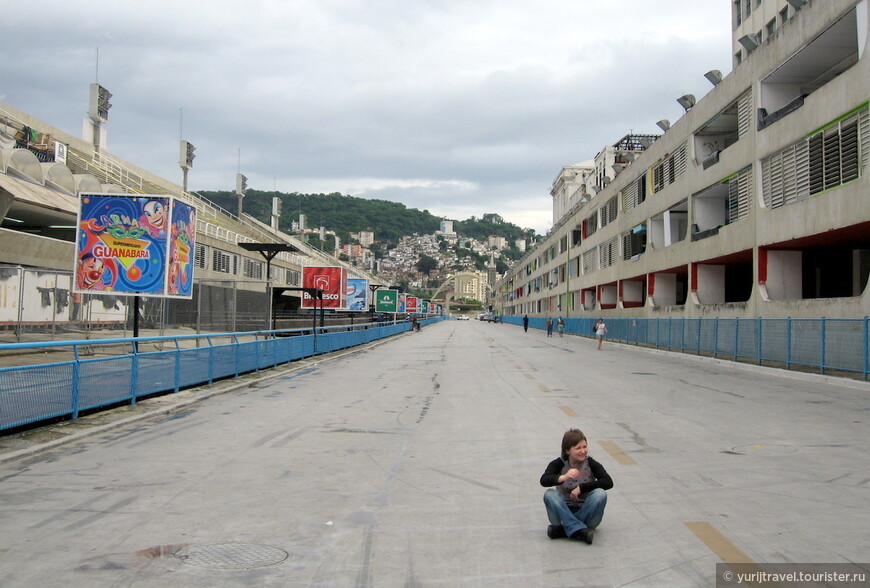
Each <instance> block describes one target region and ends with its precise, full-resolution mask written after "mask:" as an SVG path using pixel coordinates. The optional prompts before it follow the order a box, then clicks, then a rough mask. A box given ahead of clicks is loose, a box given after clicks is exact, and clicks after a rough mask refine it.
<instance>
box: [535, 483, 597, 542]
mask: <svg viewBox="0 0 870 588" xmlns="http://www.w3.org/2000/svg"><path fill="white" fill-rule="evenodd" d="M544 506H546V507H547V518H549V519H550V524H551V525H562V527H564V528H565V533H566V534H567V535H568V536H569V537H570V536H571V535H573V534H574V533H576V532H577V531H579V530H580V529H586V528H589V529H594V528H595V527H597V526H598V525H600V524H601V519H602V518H604V507H605V506H607V492H605V491H604V490H602V489H601V488H596V489H595V490H593V491H592V492H590V493H589V495H588V496H587V497H586V501H585V502H584V503H583V506H581V507H580V508H579V510H576V511H575V510H571V508H569V507H568V503H566V502H565V499H564V498H563V497H562V495H561V494H559V491H558V490H556V489H555V488H550V489H548V490H547V491H546V492H544Z"/></svg>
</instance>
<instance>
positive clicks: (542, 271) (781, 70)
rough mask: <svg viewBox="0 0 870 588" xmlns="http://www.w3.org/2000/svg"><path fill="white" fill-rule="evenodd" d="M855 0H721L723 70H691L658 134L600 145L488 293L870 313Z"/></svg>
mask: <svg viewBox="0 0 870 588" xmlns="http://www.w3.org/2000/svg"><path fill="white" fill-rule="evenodd" d="M720 1H722V0H720ZM867 4H868V3H867V0H861V1H856V0H828V1H826V2H821V1H819V0H811V1H807V2H803V1H799V0H789V1H788V2H786V1H785V0H740V1H735V2H733V12H732V15H733V18H732V23H731V25H732V30H733V47H732V49H733V55H734V56H735V58H734V62H735V66H734V70H733V71H732V72H731V73H730V74H728V75H727V76H725V77H724V78H722V77H721V74H719V72H708V73H707V74H705V75H706V77H707V78H708V80H710V81H711V83H712V84H713V87H712V89H711V91H710V92H709V93H708V94H707V95H705V96H703V97H702V98H701V99H699V100H697V101H696V100H695V98H694V96H683V97H681V98H680V100H679V102H680V103H681V104H682V105H683V106H684V108H685V109H686V112H685V114H684V115H683V116H682V117H681V118H680V119H679V120H678V121H676V122H675V123H674V124H673V125H671V124H670V123H668V122H667V121H660V123H661V124H660V125H659V126H660V127H661V128H662V129H663V131H664V133H663V134H662V135H660V136H656V135H647V136H643V140H642V141H638V144H637V147H638V149H634V150H632V149H620V148H618V147H617V145H619V143H617V144H616V145H614V146H613V149H610V148H606V149H604V150H602V152H601V153H605V154H609V153H613V154H614V159H613V164H616V165H613V164H611V165H610V170H609V171H610V172H612V175H610V174H609V173H607V170H606V169H604V170H603V173H602V172H600V171H599V170H598V166H597V165H596V168H595V171H594V172H593V175H592V176H590V178H588V179H587V181H586V184H587V186H590V187H591V188H592V189H587V190H586V192H585V193H586V194H587V195H588V197H586V198H580V199H579V202H577V203H575V204H573V205H572V206H571V207H570V208H569V210H568V211H567V212H566V213H565V214H563V215H561V216H560V217H559V219H558V221H557V222H556V223H555V224H554V226H553V228H552V229H551V231H550V232H549V233H548V235H547V237H546V239H545V240H544V241H543V242H542V243H541V244H539V245H538V246H537V247H536V248H535V249H534V250H532V251H530V252H529V253H527V254H526V256H525V257H524V258H523V259H521V260H520V261H519V262H518V263H516V264H515V265H514V266H513V267H512V268H511V269H510V270H509V271H508V272H507V274H506V275H505V276H503V277H502V278H501V280H500V281H499V282H498V284H497V286H496V291H495V293H494V297H493V300H492V303H493V304H494V305H495V306H496V307H497V308H499V309H500V311H501V312H502V313H503V314H505V315H523V314H529V315H535V314H537V315H546V314H552V313H555V312H561V313H562V314H565V315H567V316H575V317H582V316H592V315H605V316H622V317H708V316H709V317H714V316H717V317H726V318H727V317H818V316H826V317H833V318H837V317H843V318H853V317H863V316H867V315H868V314H870V295H868V292H867V288H866V285H867V281H868V275H870V182H868V175H870V169H868V164H870V115H868V99H870V84H868V80H870V58H868V56H867V52H866V46H867V35H868V19H870V17H868V8H867ZM699 75H702V72H699ZM629 137H630V136H629ZM628 152H630V156H629V157H626V158H625V162H623V161H622V160H618V156H619V154H620V153H628ZM601 153H599V156H600V155H601ZM606 164H607V162H605V167H606ZM590 179H591V181H589V180H590ZM557 181H558V180H557ZM555 188H556V185H555V183H554V192H556V189H555ZM554 199H556V194H554ZM560 206H562V207H563V208H564V205H560ZM555 210H556V204H555V200H554V211H555Z"/></svg>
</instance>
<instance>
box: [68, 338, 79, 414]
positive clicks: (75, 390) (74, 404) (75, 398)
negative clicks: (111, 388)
mask: <svg viewBox="0 0 870 588" xmlns="http://www.w3.org/2000/svg"><path fill="white" fill-rule="evenodd" d="M80 369H81V366H80V362H79V346H78V345H73V377H72V386H71V388H72V396H71V397H70V409H72V418H73V419H77V418H79V379H80V374H81V371H80Z"/></svg>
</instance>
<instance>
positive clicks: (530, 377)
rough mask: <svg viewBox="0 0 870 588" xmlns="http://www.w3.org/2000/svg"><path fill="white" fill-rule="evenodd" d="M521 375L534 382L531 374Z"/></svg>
mask: <svg viewBox="0 0 870 588" xmlns="http://www.w3.org/2000/svg"><path fill="white" fill-rule="evenodd" d="M523 375H524V376H525V377H527V378H528V379H530V380H534V379H535V376H533V375H532V374H523Z"/></svg>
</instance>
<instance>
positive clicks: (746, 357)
mask: <svg viewBox="0 0 870 588" xmlns="http://www.w3.org/2000/svg"><path fill="white" fill-rule="evenodd" d="M555 319H556V317H554V319H553V320H554V322H555ZM597 320H598V319H597V317H596V318H567V319H564V321H565V332H566V333H571V334H574V335H585V336H588V337H594V336H595V334H594V332H593V326H594V325H595V323H596V322H597ZM501 321H502V322H504V323H510V324H515V325H521V324H522V321H523V319H522V317H520V316H505V317H501ZM546 321H547V319H546V318H541V317H529V328H534V329H546ZM605 322H606V323H607V339H608V340H612V341H619V342H622V343H631V344H634V345H645V346H652V347H655V348H657V349H669V350H673V351H681V352H684V353H697V354H699V355H700V354H705V355H710V356H712V357H721V358H725V359H733V360H735V361H751V362H754V363H758V364H759V365H762V364H768V365H779V366H782V367H785V368H786V369H795V368H797V367H802V368H810V369H814V370H818V371H819V373H822V374H824V373H828V372H831V371H841V372H854V373H857V374H860V375H861V376H862V377H863V379H864V380H867V379H868V374H870V318H868V317H864V318H856V319H833V318H815V319H802V318H801V319H796V318H782V319H777V318H745V319H741V318H732V319H726V318H661V319H656V318H651V319H647V318H610V319H605Z"/></svg>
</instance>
